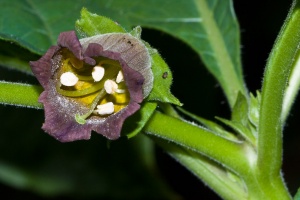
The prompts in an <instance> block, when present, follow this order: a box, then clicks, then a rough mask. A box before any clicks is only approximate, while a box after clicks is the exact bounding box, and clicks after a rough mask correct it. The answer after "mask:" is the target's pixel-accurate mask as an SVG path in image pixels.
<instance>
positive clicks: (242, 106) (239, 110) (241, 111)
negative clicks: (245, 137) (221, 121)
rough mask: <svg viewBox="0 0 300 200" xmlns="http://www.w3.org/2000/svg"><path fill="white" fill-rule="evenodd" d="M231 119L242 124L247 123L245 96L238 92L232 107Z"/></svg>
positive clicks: (245, 124)
mask: <svg viewBox="0 0 300 200" xmlns="http://www.w3.org/2000/svg"><path fill="white" fill-rule="evenodd" d="M231 120H232V121H236V122H239V123H241V124H242V125H243V126H247V125H248V102H247V99H246V97H245V96H244V95H243V94H242V93H240V92H239V93H238V96H237V99H236V102H235V104H234V106H233V109H232V113H231Z"/></svg>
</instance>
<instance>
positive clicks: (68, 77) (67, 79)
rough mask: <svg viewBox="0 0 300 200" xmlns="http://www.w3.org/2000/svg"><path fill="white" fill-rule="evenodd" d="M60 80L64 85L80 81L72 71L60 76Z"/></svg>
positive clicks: (72, 84) (71, 84)
mask: <svg viewBox="0 0 300 200" xmlns="http://www.w3.org/2000/svg"><path fill="white" fill-rule="evenodd" d="M60 82H61V84H62V85H64V86H74V85H76V83H77V82H78V78H77V76H76V75H75V74H73V73H72V72H65V73H63V74H62V75H61V76H60Z"/></svg>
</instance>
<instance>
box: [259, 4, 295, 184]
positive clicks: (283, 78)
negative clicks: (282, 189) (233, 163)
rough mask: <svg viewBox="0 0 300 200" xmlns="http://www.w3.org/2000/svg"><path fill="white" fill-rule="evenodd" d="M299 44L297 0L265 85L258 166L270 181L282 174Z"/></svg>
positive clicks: (272, 59)
mask: <svg viewBox="0 0 300 200" xmlns="http://www.w3.org/2000/svg"><path fill="white" fill-rule="evenodd" d="M299 44H300V2H299V1H298V0H295V1H294V2H293V5H292V7H291V10H290V12H289V14H288V17H287V19H286V21H285V23H284V25H283V27H282V29H281V31H280V33H279V36H278V38H277V40H276V42H275V45H274V47H273V49H272V52H271V54H270V57H269V60H268V63H267V66H266V70H265V74H264V80H263V86H262V102H261V109H260V119H259V128H258V130H259V132H258V161H257V168H258V169H259V171H260V173H261V174H262V176H264V179H263V180H265V181H266V182H273V179H274V178H276V177H278V176H280V168H281V162H282V126H283V123H282V120H281V114H282V105H283V98H284V92H285V89H286V86H287V85H286V83H287V82H288V78H289V74H290V69H291V67H292V64H293V61H294V59H295V56H296V55H297V52H298V51H299Z"/></svg>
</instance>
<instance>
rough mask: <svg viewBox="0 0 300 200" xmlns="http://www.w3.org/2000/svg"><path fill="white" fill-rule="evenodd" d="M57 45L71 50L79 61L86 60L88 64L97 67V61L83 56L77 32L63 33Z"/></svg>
mask: <svg viewBox="0 0 300 200" xmlns="http://www.w3.org/2000/svg"><path fill="white" fill-rule="evenodd" d="M57 44H58V45H59V46H60V47H65V48H67V49H69V50H70V51H71V52H72V53H73V54H74V56H75V57H76V58H78V59H79V60H84V61H85V62H86V63H87V64H90V65H95V64H96V61H95V60H93V59H91V58H89V57H84V56H83V54H82V48H81V44H80V42H79V40H78V38H77V36H76V33H75V31H68V32H62V33H60V34H59V36H58V40H57Z"/></svg>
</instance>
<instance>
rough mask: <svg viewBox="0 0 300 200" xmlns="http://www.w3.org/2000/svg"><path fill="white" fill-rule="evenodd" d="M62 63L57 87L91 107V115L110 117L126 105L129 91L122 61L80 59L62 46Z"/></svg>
mask: <svg viewBox="0 0 300 200" xmlns="http://www.w3.org/2000/svg"><path fill="white" fill-rule="evenodd" d="M59 54H60V55H62V59H61V66H60V68H59V69H58V71H57V73H56V77H57V78H56V79H57V82H56V90H57V92H58V93H59V94H61V95H63V96H66V97H69V98H72V99H74V100H76V101H77V102H79V103H81V104H83V105H84V106H87V107H89V108H90V112H89V113H87V114H86V116H84V118H87V117H88V116H90V115H99V116H104V117H105V116H109V115H111V114H114V113H116V112H119V111H120V110H122V109H123V108H124V107H126V106H127V105H128V103H129V101H130V95H129V91H128V89H127V87H126V84H125V82H124V79H123V71H122V68H121V66H120V63H119V62H118V61H116V60H112V59H109V58H105V57H97V58H94V59H95V60H96V63H97V64H96V65H95V66H91V65H87V64H85V63H84V62H82V61H80V60H78V59H77V58H76V57H75V56H74V55H73V54H72V53H71V52H70V51H69V50H67V49H62V50H61V52H60V53H59Z"/></svg>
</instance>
